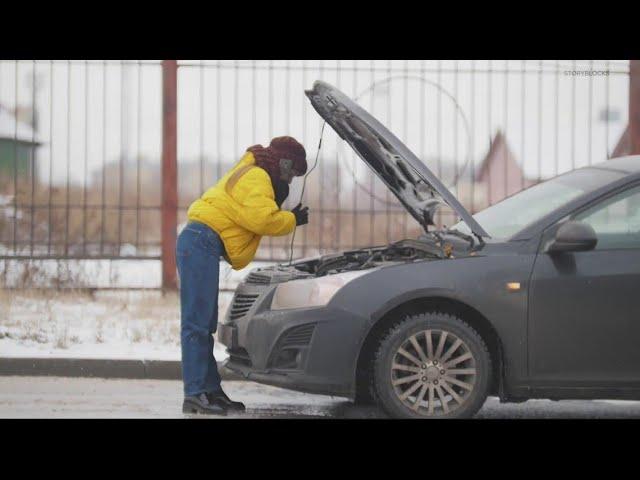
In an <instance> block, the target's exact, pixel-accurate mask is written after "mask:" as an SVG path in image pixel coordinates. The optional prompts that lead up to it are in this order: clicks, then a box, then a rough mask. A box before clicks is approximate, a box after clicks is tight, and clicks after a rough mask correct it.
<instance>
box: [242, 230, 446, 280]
mask: <svg viewBox="0 0 640 480" xmlns="http://www.w3.org/2000/svg"><path fill="white" fill-rule="evenodd" d="M445 256H446V255H444V254H443V253H442V249H441V248H439V247H438V246H436V245H432V244H430V243H429V242H425V241H421V240H413V239H407V240H401V241H399V242H395V243H392V244H390V245H385V246H381V247H371V248H363V249H359V250H351V251H347V252H342V253H334V254H329V255H323V256H321V257H318V258H313V259H310V260H302V261H298V262H294V263H292V264H291V265H284V264H283V265H274V266H270V267H264V268H258V269H256V270H253V271H251V272H250V273H249V275H248V276H247V277H246V278H245V282H246V283H250V284H273V283H281V282H288V281H290V280H298V279H304V278H314V277H322V276H325V275H334V274H337V273H343V272H350V271H355V270H364V269H368V268H374V267H379V266H382V265H386V264H393V263H406V262H413V261H418V260H425V259H437V258H444V257H445Z"/></svg>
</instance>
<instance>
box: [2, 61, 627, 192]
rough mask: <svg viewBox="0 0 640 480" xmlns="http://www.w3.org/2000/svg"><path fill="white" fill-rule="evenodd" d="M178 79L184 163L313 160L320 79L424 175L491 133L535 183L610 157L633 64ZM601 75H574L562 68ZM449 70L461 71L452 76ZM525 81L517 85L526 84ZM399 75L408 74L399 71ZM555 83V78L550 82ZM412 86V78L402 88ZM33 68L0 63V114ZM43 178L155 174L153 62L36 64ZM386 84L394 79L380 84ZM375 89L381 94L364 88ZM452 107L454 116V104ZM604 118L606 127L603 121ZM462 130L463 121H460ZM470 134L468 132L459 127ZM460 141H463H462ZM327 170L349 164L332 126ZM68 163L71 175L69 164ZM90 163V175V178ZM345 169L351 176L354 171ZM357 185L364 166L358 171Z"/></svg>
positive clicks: (214, 72)
mask: <svg viewBox="0 0 640 480" xmlns="http://www.w3.org/2000/svg"><path fill="white" fill-rule="evenodd" d="M182 65H183V66H181V67H180V70H179V77H178V81H179V85H178V88H179V117H178V124H179V137H178V142H179V143H178V148H179V160H180V161H181V162H184V161H189V160H195V159H197V158H198V157H199V156H200V155H203V156H205V157H206V158H207V159H208V160H209V161H211V162H213V161H214V160H215V159H217V158H223V159H224V160H225V161H226V162H229V163H230V162H233V161H235V160H236V159H237V158H239V156H240V155H241V154H242V152H243V151H244V150H245V149H246V147H248V146H250V145H252V144H255V143H262V144H265V143H267V142H268V141H269V139H270V138H271V137H272V136H276V135H285V134H289V135H293V136H295V137H297V138H299V139H300V140H302V141H303V142H304V143H305V145H306V146H307V152H308V153H309V156H312V155H314V154H315V149H316V145H317V141H318V135H319V131H320V125H321V123H320V117H319V116H318V115H317V114H316V113H315V111H314V110H313V108H312V107H311V105H310V103H309V102H308V99H307V98H306V97H305V96H304V89H306V88H310V87H311V86H312V84H313V81H314V80H316V79H322V80H325V81H328V82H329V83H332V84H334V85H336V86H338V87H339V88H341V89H342V90H343V91H344V92H345V93H347V94H348V95H351V96H353V97H356V96H358V97H359V102H360V103H361V104H362V105H363V106H364V107H365V108H366V109H368V110H369V111H371V112H372V113H373V114H374V115H375V116H376V117H377V118H378V119H379V120H380V121H382V122H383V123H384V124H386V125H387V126H388V127H389V128H390V129H391V130H392V131H393V132H394V133H395V134H396V135H397V136H398V137H399V138H400V139H402V140H404V141H405V142H406V143H407V144H408V146H409V147H410V148H411V149H412V150H413V151H414V152H415V153H416V154H417V155H418V156H420V157H421V158H423V159H424V161H425V162H426V163H427V165H429V166H431V167H432V168H434V169H435V163H434V161H435V159H436V158H441V159H442V161H445V162H457V163H458V165H463V164H464V163H465V159H466V158H467V156H469V155H470V157H471V159H472V161H473V162H474V164H475V165H476V166H477V165H479V162H480V161H481V159H482V157H483V155H484V154H485V153H486V151H487V149H488V147H489V138H490V136H492V135H494V134H495V132H496V131H497V130H498V129H501V130H503V131H505V132H506V136H507V139H508V142H509V144H510V145H511V147H512V149H513V151H514V153H515V154H516V157H517V158H518V160H519V161H520V162H521V164H523V165H524V167H525V170H526V172H527V174H528V175H530V176H534V177H536V176H538V175H539V174H540V175H542V176H543V177H545V176H549V175H553V174H555V173H559V172H562V171H566V170H568V169H570V168H572V167H574V166H575V167H578V166H582V165H586V164H588V163H593V162H598V161H601V160H604V159H605V158H606V155H607V152H608V151H610V150H611V149H612V148H613V146H614V145H615V143H616V142H617V140H618V138H619V136H620V134H621V133H622V131H623V130H624V128H625V126H626V123H627V108H628V106H627V99H628V75H627V74H626V73H624V72H626V71H627V70H628V62H626V61H623V60H615V61H611V62H610V63H608V64H607V62H605V61H593V66H592V65H591V63H590V62H589V61H584V60H581V61H578V62H576V64H575V66H574V63H573V62H572V61H570V60H561V61H555V60H553V61H526V62H523V61H519V60H514V61H502V60H501V61H492V62H489V61H422V62H421V61H407V62H405V61H392V62H387V61H373V62H371V61H360V60H358V61H351V60H342V61H323V62H318V61H306V62H303V61H271V62H270V61H247V60H244V61H238V62H234V61H221V62H217V61H211V62H206V63H205V66H201V65H200V64H199V62H196V61H184V62H182ZM590 69H593V70H609V71H610V73H609V75H597V76H575V75H568V74H567V73H566V71H569V70H580V71H586V70H590ZM456 70H457V73H456ZM522 71H525V72H526V73H524V74H523V73H522ZM405 72H406V73H405ZM556 72H557V73H556ZM405 75H409V76H410V77H411V78H408V79H407V78H398V77H403V76H405ZM33 78H34V62H31V61H25V62H19V63H18V64H17V66H16V62H13V61H11V62H8V61H0V104H2V105H4V106H5V107H8V108H14V107H15V105H16V104H17V105H19V106H23V107H24V106H30V105H31V104H32V101H33V99H34V93H33V90H32V84H33ZM35 78H36V84H37V89H36V93H35V104H36V108H37V111H38V114H39V124H38V131H37V135H38V137H39V138H40V139H41V141H42V142H43V146H42V147H41V148H40V149H39V153H38V165H39V171H40V178H41V180H43V181H48V179H49V168H50V167H49V165H50V162H51V159H53V163H52V172H53V178H52V180H53V182H54V183H55V182H64V181H65V180H66V176H67V168H68V170H69V174H70V178H71V180H72V181H75V182H83V181H84V178H85V177H86V178H91V173H92V172H93V171H96V170H99V169H100V168H101V166H102V164H103V163H104V162H111V161H117V160H118V159H120V158H125V159H127V161H130V162H135V161H136V158H138V157H140V158H142V159H146V160H148V161H151V162H154V163H156V164H159V161H160V151H161V110H162V101H161V68H160V65H159V62H144V63H142V64H138V63H135V62H134V63H130V62H126V63H124V64H123V63H120V62H108V63H106V64H105V63H103V62H95V61H90V62H88V63H85V62H77V61H76V62H72V64H68V63H67V62H62V61H60V62H49V61H42V62H35ZM389 78H393V79H392V80H391V81H386V80H385V79H389ZM374 82H380V83H378V84H377V86H376V87H375V88H374V89H373V90H371V89H370V86H371V85H372V84H373V83H374ZM451 97H453V98H454V99H456V100H457V103H458V104H459V108H456V106H455V104H454V102H453V100H452V98H451ZM606 109H608V110H609V111H610V112H612V116H611V117H610V121H605V120H603V115H604V114H605V113H606V112H605V110H606ZM465 119H466V123H465ZM465 125H467V126H468V129H467V128H465ZM467 131H468V133H467ZM325 135H326V137H325V143H324V144H323V158H324V159H325V162H326V163H328V164H330V163H331V162H334V161H335V158H336V155H338V156H340V157H344V158H345V159H346V161H348V162H352V161H353V158H352V155H351V153H350V152H349V151H348V150H347V149H346V148H344V147H343V146H341V145H340V144H342V142H341V141H340V142H338V140H339V139H338V137H337V135H335V133H334V132H333V131H331V130H330V129H329V128H328V129H327V131H326V134H325ZM67 160H68V162H69V165H68V166H67ZM85 165H86V169H85ZM353 165H359V164H356V163H354V164H353ZM356 171H357V174H358V175H365V172H366V171H365V170H364V168H361V167H358V168H357V170H356Z"/></svg>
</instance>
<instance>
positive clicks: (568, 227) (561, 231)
mask: <svg viewBox="0 0 640 480" xmlns="http://www.w3.org/2000/svg"><path fill="white" fill-rule="evenodd" d="M597 243H598V236H597V235H596V231H595V230H594V229H593V227H592V226H591V225H589V224H588V223H584V222H578V221H570V222H566V223H564V224H562V225H561V226H560V228H558V230H557V231H556V235H555V237H554V239H553V241H552V242H551V244H550V245H549V247H548V248H547V252H549V253H555V252H585V251H587V250H593V249H594V248H595V247H596V244H597Z"/></svg>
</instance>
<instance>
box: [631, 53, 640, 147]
mask: <svg viewBox="0 0 640 480" xmlns="http://www.w3.org/2000/svg"><path fill="white" fill-rule="evenodd" d="M629 145H630V147H631V148H630V152H629V153H630V154H631V155H637V154H640V60H630V61H629Z"/></svg>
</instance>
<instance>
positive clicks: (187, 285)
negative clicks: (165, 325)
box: [176, 225, 220, 396]
mask: <svg viewBox="0 0 640 480" xmlns="http://www.w3.org/2000/svg"><path fill="white" fill-rule="evenodd" d="M205 234H206V230H204V229H203V228H202V227H200V226H198V227H190V226H189V225H187V227H185V228H184V229H183V230H182V232H181V233H180V236H179V237H178V242H177V246H176V259H177V264H178V273H179V275H180V310H181V325H180V327H181V329H180V337H181V346H182V376H183V382H184V394H185V395H186V396H192V395H198V394H200V393H207V392H209V391H210V388H212V387H216V388H218V389H219V377H218V381H217V383H218V384H217V386H216V385H212V381H214V379H213V377H211V374H210V373H209V371H210V369H211V368H212V367H213V368H216V365H215V360H214V363H213V366H212V365H211V363H212V358H213V348H212V347H213V345H212V337H211V334H212V331H211V318H212V315H213V314H214V309H215V308H216V305H217V298H218V276H219V266H220V261H219V256H216V255H215V254H213V252H212V251H211V250H210V249H209V248H208V242H207V239H206V238H205V237H203V236H204V235H205ZM216 373H217V369H216Z"/></svg>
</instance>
